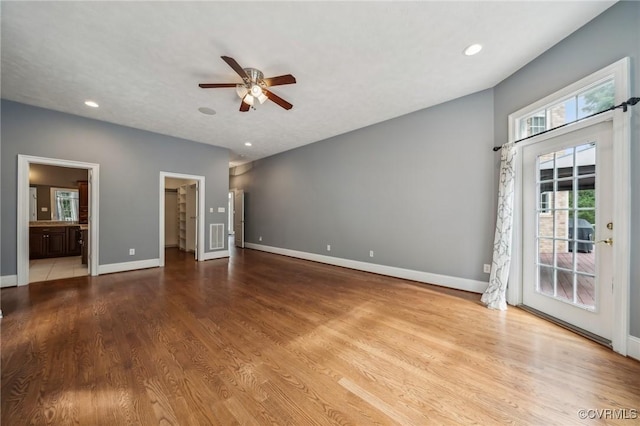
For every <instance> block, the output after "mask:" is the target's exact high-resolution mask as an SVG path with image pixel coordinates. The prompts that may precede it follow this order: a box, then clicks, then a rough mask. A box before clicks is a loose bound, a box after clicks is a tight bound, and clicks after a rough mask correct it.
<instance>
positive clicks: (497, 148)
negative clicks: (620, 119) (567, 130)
mask: <svg viewBox="0 0 640 426" xmlns="http://www.w3.org/2000/svg"><path fill="white" fill-rule="evenodd" d="M638 102H640V98H629V99H627V100H626V101H624V102H622V103H621V104H618V105H615V106H612V107H611V108H607V109H604V110H602V111H599V112H596V113H593V114H591V115H587V116H586V117H582V118H579V119H577V120H574V121H571V122H569V123H564V124H561V125H559V126H557V127H554V128H553V129H548V130H544V131H542V132H540V133H536V134H535V135H531V136H527V137H526V138H522V139H518V140H517V141H515V142H513V143H519V142H522V141H526V140H527V139H531V138H533V137H535V136H540V135H544V134H545V133H549V132H551V131H553V130H557V129H561V128H563V127H565V126H568V125H569V124H574V123H577V122H578V121H582V120H586V119H587V118H591V117H595V116H596V115H600V114H604V113H605V112H608V111H613V110H614V109H618V108H622V111H624V112H627V107H629V106H633V105H635V104H637V103H638ZM501 149H502V145H501V146H494V147H493V152H497V151H500V150H501Z"/></svg>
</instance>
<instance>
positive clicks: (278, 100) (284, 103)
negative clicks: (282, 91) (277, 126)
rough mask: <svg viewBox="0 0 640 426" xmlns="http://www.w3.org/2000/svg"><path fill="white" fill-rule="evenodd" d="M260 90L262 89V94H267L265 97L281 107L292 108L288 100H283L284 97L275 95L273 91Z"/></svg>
mask: <svg viewBox="0 0 640 426" xmlns="http://www.w3.org/2000/svg"><path fill="white" fill-rule="evenodd" d="M262 90H263V91H264V94H265V95H266V96H267V98H269V99H271V100H272V101H273V102H275V103H277V104H278V105H280V106H281V107H282V108H284V109H291V108H293V105H291V104H290V103H289V102H287V101H285V100H284V99H282V98H281V97H280V96H278V95H276V94H275V93H273V92H270V91H268V90H267V89H262Z"/></svg>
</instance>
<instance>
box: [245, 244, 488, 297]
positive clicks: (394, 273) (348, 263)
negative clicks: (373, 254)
mask: <svg viewBox="0 0 640 426" xmlns="http://www.w3.org/2000/svg"><path fill="white" fill-rule="evenodd" d="M245 247H247V248H250V249H254V250H260V251H266V252H269V253H275V254H282V255H285V256H291V257H297V258H299V259H305V260H311V261H314V262H320V263H326V264H329V265H334V266H341V267H344V268H350V269H357V270H359V271H365V272H373V273H374V274H380V275H387V276H390V277H396V278H403V279H405V280H411V281H418V282H422V283H427V284H435V285H439V286H442V287H449V288H455V289H457V290H464V291H470V292H472V293H484V291H485V290H486V289H487V286H488V285H489V283H488V282H484V281H476V280H470V279H467V278H458V277H451V276H448V275H440V274H432V273H429V272H422V271H415V270H412V269H403V268H396V267H394V266H385V265H378V264H375V263H368V262H360V261H357V260H349V259H342V258H339V257H331V256H325V255H322V254H315V253H308V252H303V251H296V250H289V249H283V248H279V247H271V246H264V245H262V244H254V243H245Z"/></svg>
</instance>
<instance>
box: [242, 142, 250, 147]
mask: <svg viewBox="0 0 640 426" xmlns="http://www.w3.org/2000/svg"><path fill="white" fill-rule="evenodd" d="M251 145H252V143H251V142H245V143H244V146H251Z"/></svg>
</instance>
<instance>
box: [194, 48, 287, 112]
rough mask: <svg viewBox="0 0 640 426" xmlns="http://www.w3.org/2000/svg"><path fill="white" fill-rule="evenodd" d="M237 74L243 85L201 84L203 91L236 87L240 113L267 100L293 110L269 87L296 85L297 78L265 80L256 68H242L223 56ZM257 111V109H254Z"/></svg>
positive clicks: (284, 77)
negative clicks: (256, 103) (239, 100)
mask: <svg viewBox="0 0 640 426" xmlns="http://www.w3.org/2000/svg"><path fill="white" fill-rule="evenodd" d="M221 58H222V60H223V61H225V62H226V63H227V64H228V65H229V66H230V67H231V68H233V70H234V71H235V72H237V73H238V75H239V76H240V77H242V83H200V84H199V85H198V86H200V87H201V88H202V89H217V88H221V87H235V88H236V93H237V94H238V96H240V99H242V101H241V102H240V111H242V112H247V111H249V108H251V107H253V106H254V105H255V102H256V100H258V102H260V103H261V104H262V103H264V101H266V100H267V99H269V100H271V101H273V102H275V103H277V104H278V105H280V106H281V107H282V108H284V109H291V108H293V105H291V104H290V103H289V102H287V101H285V100H284V99H282V98H281V97H280V96H278V95H276V94H275V93H273V92H271V91H270V90H268V89H267V87H271V86H280V85H283V84H295V82H296V78H295V77H294V76H292V75H291V74H285V75H279V76H277V77H270V78H264V74H262V71H260V70H257V69H255V68H242V67H241V66H240V65H239V64H238V63H237V62H236V60H235V59H233V58H231V57H229V56H221ZM254 109H255V108H254Z"/></svg>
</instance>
